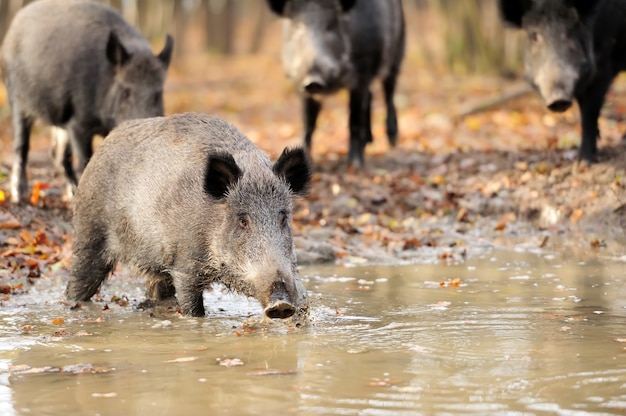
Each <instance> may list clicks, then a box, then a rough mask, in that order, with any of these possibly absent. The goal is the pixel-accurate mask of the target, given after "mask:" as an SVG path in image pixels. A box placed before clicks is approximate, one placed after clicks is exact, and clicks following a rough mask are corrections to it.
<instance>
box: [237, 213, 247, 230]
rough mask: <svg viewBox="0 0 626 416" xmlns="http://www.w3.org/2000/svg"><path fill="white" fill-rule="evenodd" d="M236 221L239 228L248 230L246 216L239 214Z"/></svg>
mask: <svg viewBox="0 0 626 416" xmlns="http://www.w3.org/2000/svg"><path fill="white" fill-rule="evenodd" d="M237 221H238V222H239V226H240V227H241V228H244V229H245V228H248V217H247V216H246V214H239V216H238V217H237Z"/></svg>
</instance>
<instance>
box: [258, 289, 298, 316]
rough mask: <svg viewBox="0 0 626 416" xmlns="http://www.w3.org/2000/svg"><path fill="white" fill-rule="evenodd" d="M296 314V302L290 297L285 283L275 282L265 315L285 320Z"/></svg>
mask: <svg viewBox="0 0 626 416" xmlns="http://www.w3.org/2000/svg"><path fill="white" fill-rule="evenodd" d="M295 312H296V306H295V300H294V299H292V296H290V295H289V292H288V291H287V287H286V286H285V283H283V282H274V283H273V284H272V287H271V292H270V298H269V302H268V304H267V306H266V307H265V310H264V311H263V313H264V314H265V316H267V317H268V318H272V319H274V318H279V319H285V318H289V317H291V316H293V314H294V313H295Z"/></svg>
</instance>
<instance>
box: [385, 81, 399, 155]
mask: <svg viewBox="0 0 626 416" xmlns="http://www.w3.org/2000/svg"><path fill="white" fill-rule="evenodd" d="M397 76H398V73H397V72H396V71H392V72H391V73H390V74H389V75H388V76H387V78H385V79H384V80H383V91H384V93H385V104H386V105H387V138H388V139H389V145H390V146H392V147H393V146H395V145H396V143H397V142H398V118H397V116H396V106H395V104H394V103H393V94H394V92H395V89H396V78H397Z"/></svg>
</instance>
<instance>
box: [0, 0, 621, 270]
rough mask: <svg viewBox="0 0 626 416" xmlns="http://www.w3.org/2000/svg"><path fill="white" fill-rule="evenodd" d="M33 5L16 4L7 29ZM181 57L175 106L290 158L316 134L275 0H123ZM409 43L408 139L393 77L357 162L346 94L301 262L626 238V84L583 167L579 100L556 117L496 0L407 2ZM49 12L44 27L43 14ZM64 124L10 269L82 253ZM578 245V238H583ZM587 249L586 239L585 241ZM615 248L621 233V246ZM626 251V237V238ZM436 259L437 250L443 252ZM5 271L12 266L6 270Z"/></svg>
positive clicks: (327, 135) (4, 177)
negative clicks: (394, 130)
mask: <svg viewBox="0 0 626 416" xmlns="http://www.w3.org/2000/svg"><path fill="white" fill-rule="evenodd" d="M25 3H27V1H21V0H0V36H2V34H3V33H4V32H5V31H6V28H7V25H8V24H9V22H10V21H11V17H12V15H13V14H14V13H15V12H16V10H18V9H19V8H20V7H22V6H23V5H24V4H25ZM105 3H108V4H110V5H112V6H113V7H115V8H116V9H118V10H120V11H121V13H122V14H123V15H124V16H125V18H126V19H127V20H128V21H130V22H131V23H132V24H134V25H136V26H137V27H138V28H139V29H140V30H141V32H142V33H143V34H144V35H145V36H146V37H147V38H148V39H149V40H150V41H151V42H152V44H153V48H154V50H155V51H158V50H160V49H161V48H162V46H163V42H164V37H165V34H166V33H171V34H173V36H174V38H175V42H176V43H175V48H174V50H175V55H174V60H173V63H172V66H171V67H170V71H169V75H168V80H167V83H166V90H165V106H166V114H172V113H178V112H186V111H198V112H204V113H212V114H217V115H219V116H221V117H223V118H224V119H226V120H227V121H229V122H231V123H233V124H235V125H236V126H237V127H238V128H239V129H240V130H241V131H242V132H243V133H244V134H246V135H247V136H248V137H249V138H250V139H251V140H252V141H254V142H255V143H256V144H257V145H258V146H259V147H261V148H262V149H263V150H265V151H266V152H268V153H269V154H270V156H271V157H272V158H275V157H277V156H278V154H280V152H281V151H282V149H283V148H284V147H285V146H292V145H296V144H300V140H301V139H300V133H301V120H300V103H299V100H298V98H297V96H296V94H295V92H294V90H293V87H292V86H291V84H290V83H289V82H288V81H287V79H286V78H285V77H284V73H283V69H282V66H281V63H280V41H281V27H280V21H279V19H277V18H276V17H275V16H273V15H272V14H271V13H270V12H269V10H267V7H266V4H265V2H264V1H261V0H117V1H106V2H105ZM404 8H405V13H406V20H407V51H406V55H405V59H404V63H403V67H402V72H401V76H400V79H399V83H398V88H397V90H396V97H395V101H396V104H397V107H398V114H399V128H400V137H399V145H398V148H396V149H389V148H388V145H387V140H386V137H385V133H384V119H385V111H384V105H383V100H382V96H381V95H382V94H381V89H380V86H379V85H378V84H377V83H376V84H375V85H373V92H374V102H373V110H372V122H373V125H372V128H373V133H374V137H375V139H374V143H373V144H371V145H370V146H369V147H368V148H367V150H366V163H367V166H366V169H365V170H364V171H362V172H346V170H345V166H344V165H343V161H344V158H345V154H346V152H347V148H348V139H347V137H348V128H347V124H348V122H347V93H346V92H342V93H340V94H338V95H336V96H332V97H328V98H327V99H326V100H325V102H324V108H323V110H322V113H321V114H320V118H319V121H318V128H317V130H316V134H315V136H314V138H313V153H312V155H313V160H314V162H315V165H316V167H315V175H314V184H313V188H312V191H311V194H310V196H309V197H307V198H305V199H302V200H299V201H297V202H296V211H295V221H294V233H295V235H296V243H297V247H298V250H299V252H298V256H299V260H300V262H301V263H309V262H322V261H335V262H337V263H340V264H344V263H362V262H366V261H381V262H397V261H419V260H420V259H422V258H426V259H427V260H429V259H431V258H432V256H435V257H434V258H436V259H439V260H440V261H444V262H445V261H448V260H449V259H455V258H459V256H464V255H465V253H466V252H467V250H468V249H471V248H472V247H473V246H476V245H481V246H489V247H499V246H507V245H509V246H510V245H514V244H526V245H529V246H532V247H539V248H545V247H549V246H551V245H555V246H556V245H559V246H561V245H562V244H563V240H562V239H563V238H565V239H569V240H568V241H570V242H575V243H573V245H574V246H576V245H578V246H580V251H581V252H583V253H584V252H586V251H588V250H589V248H590V247H591V248H593V249H601V248H606V247H607V241H619V242H620V243H624V227H625V224H626V178H625V176H624V174H625V166H626V163H625V162H626V144H625V143H624V140H623V138H622V137H623V134H624V132H626V122H625V117H626V100H625V98H626V89H625V88H626V84H625V83H624V82H623V79H618V81H617V82H616V83H615V84H614V85H613V88H612V90H611V92H610V93H609V94H608V96H607V102H606V104H605V106H604V108H603V112H602V117H601V118H600V130H601V135H602V137H601V140H600V141H599V146H600V163H598V164H596V165H593V166H591V167H589V168H585V167H580V166H577V165H576V159H577V146H578V144H579V140H580V132H579V114H578V108H577V107H576V106H575V107H574V108H573V109H570V110H569V111H567V112H565V113H563V114H551V113H549V112H548V111H547V110H546V109H545V108H544V106H543V103H542V102H541V100H540V98H539V97H538V96H537V95H535V94H534V93H533V92H532V91H531V90H530V88H529V87H528V86H527V85H526V83H525V82H524V79H523V74H522V72H523V63H522V48H523V42H524V39H523V38H522V35H521V33H518V32H516V31H514V30H512V29H508V28H505V27H504V26H503V24H502V23H501V22H500V20H499V16H498V10H497V8H496V1H495V0H465V1H459V0H405V1H404ZM33 24H36V23H35V22H33ZM11 142H12V138H11V126H10V109H9V107H8V105H7V102H6V92H5V90H4V87H3V86H2V87H1V88H0V156H1V159H0V160H1V162H2V163H1V165H0V189H2V190H4V191H8V175H9V172H10V163H11V160H12V156H11ZM49 148H50V133H49V129H48V128H47V127H45V126H39V127H38V128H37V129H35V132H34V138H33V140H32V149H33V150H32V151H31V154H30V161H29V163H30V164H29V169H30V170H29V172H30V174H31V178H30V179H31V180H30V184H31V187H32V186H33V183H37V184H38V185H39V186H38V187H37V188H36V191H35V194H34V195H33V198H32V202H33V204H32V205H31V206H25V207H17V206H13V205H12V204H10V203H9V202H8V201H5V202H3V203H2V205H1V206H0V213H1V217H0V249H1V250H2V252H1V253H0V263H2V265H3V266H5V267H6V268H7V270H11V271H10V272H7V273H8V274H10V275H15V273H17V274H19V273H21V272H20V270H22V271H23V270H26V273H27V274H34V275H37V274H38V273H40V271H41V270H43V268H45V267H55V268H57V269H63V268H64V267H65V265H66V263H67V258H68V253H69V250H70V249H71V232H70V231H71V227H70V225H69V211H68V209H67V205H66V204H65V203H63V202H62V201H61V197H60V195H61V192H62V190H63V188H62V184H63V180H62V178H58V177H54V175H53V173H52V172H53V170H52V168H51V160H50V159H51V158H50V156H49ZM566 245H567V244H566ZM570 245H572V244H570ZM608 247H609V248H611V247H616V246H614V245H613V246H611V244H608ZM621 247H623V246H621ZM428 256H431V257H428ZM0 277H2V276H1V275H0Z"/></svg>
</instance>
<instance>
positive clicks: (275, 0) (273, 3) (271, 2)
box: [267, 0, 287, 16]
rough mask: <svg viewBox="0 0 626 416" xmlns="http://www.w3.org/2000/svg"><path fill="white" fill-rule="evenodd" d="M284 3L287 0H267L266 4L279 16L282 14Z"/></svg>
mask: <svg viewBox="0 0 626 416" xmlns="http://www.w3.org/2000/svg"><path fill="white" fill-rule="evenodd" d="M285 4H287V0H267V5H268V6H270V10H271V11H273V12H274V13H276V14H277V15H279V16H282V15H283V13H284V11H285Z"/></svg>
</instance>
